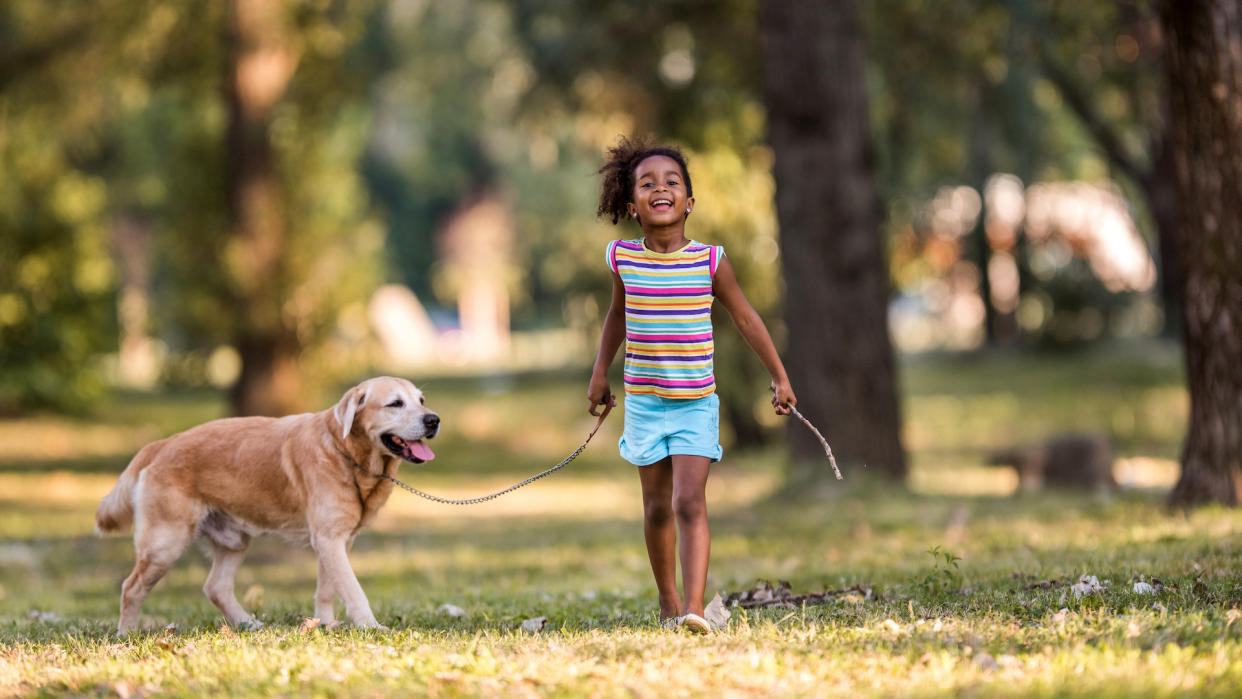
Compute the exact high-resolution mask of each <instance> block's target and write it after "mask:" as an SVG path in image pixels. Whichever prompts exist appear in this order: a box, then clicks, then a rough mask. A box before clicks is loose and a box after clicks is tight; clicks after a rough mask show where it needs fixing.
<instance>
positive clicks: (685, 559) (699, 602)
mask: <svg viewBox="0 0 1242 699" xmlns="http://www.w3.org/2000/svg"><path fill="white" fill-rule="evenodd" d="M671 458H672V461H673V468H672V470H673V493H672V495H673V514H674V516H675V517H676V518H677V531H678V534H679V535H680V536H681V583H682V589H683V591H684V593H685V604H684V606H683V607H682V608H681V612H680V613H681V614H691V613H693V614H698V615H699V616H702V615H703V590H704V588H705V587H707V559H708V556H709V554H710V553H711V546H712V542H711V533H710V532H709V531H708V527H707V497H706V495H705V494H704V489H705V488H706V486H707V472H708V470H709V467H710V466H711V460H710V459H708V458H707V457H706V456H690V455H687V454H674V455H673V456H672V457H671Z"/></svg>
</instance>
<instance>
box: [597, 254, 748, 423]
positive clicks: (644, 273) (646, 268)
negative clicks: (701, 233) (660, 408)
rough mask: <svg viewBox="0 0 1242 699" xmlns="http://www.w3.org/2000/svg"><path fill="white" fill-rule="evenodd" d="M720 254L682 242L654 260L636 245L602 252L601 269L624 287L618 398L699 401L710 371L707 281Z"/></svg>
mask: <svg viewBox="0 0 1242 699" xmlns="http://www.w3.org/2000/svg"><path fill="white" fill-rule="evenodd" d="M723 257H724V248H722V247H720V246H718V245H703V244H701V243H696V242H695V241H693V240H692V241H690V243H689V244H687V245H686V246H685V247H684V248H682V249H680V250H678V251H676V252H667V253H665V252H654V251H652V250H648V249H647V247H646V246H645V245H643V240H642V238H638V239H635V240H614V241H612V242H611V243H609V244H608V267H609V268H610V269H612V271H613V272H615V273H617V274H618V275H619V276H620V277H621V283H622V284H623V285H624V286H625V372H624V376H625V392H626V393H635V394H645V395H655V396H662V397H664V398H686V399H690V398H702V397H704V396H709V395H711V394H712V393H714V392H715V391H716V378H715V375H714V373H713V369H712V352H713V344H712V301H713V300H714V299H715V295H714V294H713V293H712V277H714V276H715V274H716V266H717V265H718V264H719V263H720V260H721V258H723Z"/></svg>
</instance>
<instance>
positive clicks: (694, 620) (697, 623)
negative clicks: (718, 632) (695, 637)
mask: <svg viewBox="0 0 1242 699" xmlns="http://www.w3.org/2000/svg"><path fill="white" fill-rule="evenodd" d="M677 623H678V624H679V625H680V626H681V627H682V628H683V629H686V630H687V631H689V632H690V633H697V634H702V635H706V634H709V633H711V632H712V626H711V624H709V623H707V619H704V618H703V617H701V616H699V615H698V614H694V613H690V614H687V615H685V616H683V617H678V619H677Z"/></svg>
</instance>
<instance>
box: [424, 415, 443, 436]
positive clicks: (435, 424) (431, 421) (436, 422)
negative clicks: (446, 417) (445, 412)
mask: <svg viewBox="0 0 1242 699" xmlns="http://www.w3.org/2000/svg"><path fill="white" fill-rule="evenodd" d="M423 427H425V428H427V431H428V432H435V431H436V430H438V429H440V416H439V415H436V414H435V413H428V414H426V415H424V416H423Z"/></svg>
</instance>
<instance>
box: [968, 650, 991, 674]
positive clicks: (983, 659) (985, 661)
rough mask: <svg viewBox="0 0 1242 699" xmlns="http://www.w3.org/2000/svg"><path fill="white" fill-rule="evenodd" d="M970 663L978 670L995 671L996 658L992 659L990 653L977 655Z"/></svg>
mask: <svg viewBox="0 0 1242 699" xmlns="http://www.w3.org/2000/svg"><path fill="white" fill-rule="evenodd" d="M972 662H974V664H975V665H977V666H978V667H979V669H980V670H995V669H996V658H993V657H992V654H991V653H986V652H984V653H979V654H978V655H976V656H975V657H974V658H973V659H972Z"/></svg>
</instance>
